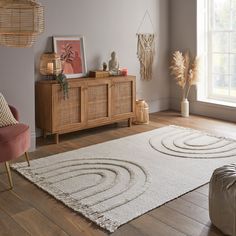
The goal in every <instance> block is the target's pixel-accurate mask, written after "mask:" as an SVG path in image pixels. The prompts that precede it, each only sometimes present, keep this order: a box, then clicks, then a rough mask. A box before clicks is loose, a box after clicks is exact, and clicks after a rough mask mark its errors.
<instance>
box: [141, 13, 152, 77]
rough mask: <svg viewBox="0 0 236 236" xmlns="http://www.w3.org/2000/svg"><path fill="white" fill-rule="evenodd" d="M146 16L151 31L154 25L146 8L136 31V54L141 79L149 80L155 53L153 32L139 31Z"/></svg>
mask: <svg viewBox="0 0 236 236" xmlns="http://www.w3.org/2000/svg"><path fill="white" fill-rule="evenodd" d="M146 17H148V19H149V21H150V23H151V26H152V29H153V32H154V26H153V23H152V19H151V17H150V14H149V12H148V10H146V12H145V14H144V17H143V19H142V21H141V23H140V26H139V28H138V31H137V36H138V45H137V55H138V59H139V61H140V75H141V79H143V80H151V79H152V65H153V58H154V54H155V34H154V33H139V31H140V28H141V26H142V25H143V23H144V20H145V19H146Z"/></svg>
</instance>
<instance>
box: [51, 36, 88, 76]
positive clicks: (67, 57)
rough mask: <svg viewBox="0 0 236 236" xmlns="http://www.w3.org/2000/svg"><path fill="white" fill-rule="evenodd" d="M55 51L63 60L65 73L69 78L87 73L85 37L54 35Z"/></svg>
mask: <svg viewBox="0 0 236 236" xmlns="http://www.w3.org/2000/svg"><path fill="white" fill-rule="evenodd" d="M53 46H54V52H56V53H57V54H58V55H59V56H60V58H61V61H62V69H63V73H64V74H65V75H66V77H67V78H78V77H83V76H85V75H86V70H87V69H86V61H85V49H84V38H83V37H82V36H78V37H53Z"/></svg>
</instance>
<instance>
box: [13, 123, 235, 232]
mask: <svg viewBox="0 0 236 236" xmlns="http://www.w3.org/2000/svg"><path fill="white" fill-rule="evenodd" d="M228 163H236V141H235V140H232V139H227V138H222V137H215V136H212V135H209V134H206V133H203V132H200V131H196V130H192V129H186V128H182V127H177V126H168V127H164V128H160V129H156V130H153V131H149V132H145V133H141V134H137V135H133V136H129V137H126V138H121V139H118V140H114V141H109V142H105V143H102V144H97V145H93V146H90V147H86V148H82V149H79V150H75V151H71V152H66V153H61V154H57V155H54V156H49V157H46V158H41V159H38V160H34V161H31V166H30V167H27V164H26V163H19V164H14V165H13V166H12V167H13V168H14V169H16V170H17V171H18V172H19V173H21V174H22V175H23V176H25V177H26V178H27V179H28V180H30V181H32V182H33V183H34V184H36V185H37V186H38V187H40V188H41V189H43V190H44V191H46V192H48V193H49V194H50V195H52V196H53V197H55V198H56V199H58V200H59V201H61V202H63V203H64V204H65V205H66V206H68V207H70V208H71V209H73V210H74V211H76V212H79V213H81V214H82V215H84V216H85V217H87V218H88V219H90V220H91V221H93V222H95V223H96V224H97V225H99V226H100V227H102V228H104V229H106V230H108V231H110V232H114V231H115V230H116V229H117V228H118V227H119V226H121V225H122V224H125V223H127V222H128V221H130V220H132V219H134V218H136V217H138V216H140V215H142V214H144V213H146V212H148V211H150V210H152V209H154V208H156V207H158V206H161V205H162V204H164V203H166V202H168V201H170V200H172V199H175V198H177V197H179V196H181V195H183V194H185V193H187V192H189V191H191V190H193V189H195V188H197V187H199V186H201V185H203V184H205V183H207V182H209V180H210V177H211V175H212V172H213V170H215V169H216V168H217V167H220V166H222V165H224V164H228ZM59 217H60V216H59Z"/></svg>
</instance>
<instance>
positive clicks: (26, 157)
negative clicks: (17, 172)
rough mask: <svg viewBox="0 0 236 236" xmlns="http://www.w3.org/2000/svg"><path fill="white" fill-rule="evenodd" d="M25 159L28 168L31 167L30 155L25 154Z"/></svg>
mask: <svg viewBox="0 0 236 236" xmlns="http://www.w3.org/2000/svg"><path fill="white" fill-rule="evenodd" d="M25 159H26V161H27V163H28V166H30V162H29V154H28V152H25Z"/></svg>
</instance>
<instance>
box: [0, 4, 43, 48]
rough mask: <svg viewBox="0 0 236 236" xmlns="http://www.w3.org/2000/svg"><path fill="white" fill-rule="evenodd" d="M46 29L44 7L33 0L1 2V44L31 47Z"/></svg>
mask: <svg viewBox="0 0 236 236" xmlns="http://www.w3.org/2000/svg"><path fill="white" fill-rule="evenodd" d="M43 31H44V8H43V6H42V5H41V4H39V3H37V2H36V1H33V0H6V1H1V2H0V44H1V45H4V46H8V47H31V46H32V45H33V44H34V43H35V41H36V37H37V35H39V34H41V33H42V32H43Z"/></svg>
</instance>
